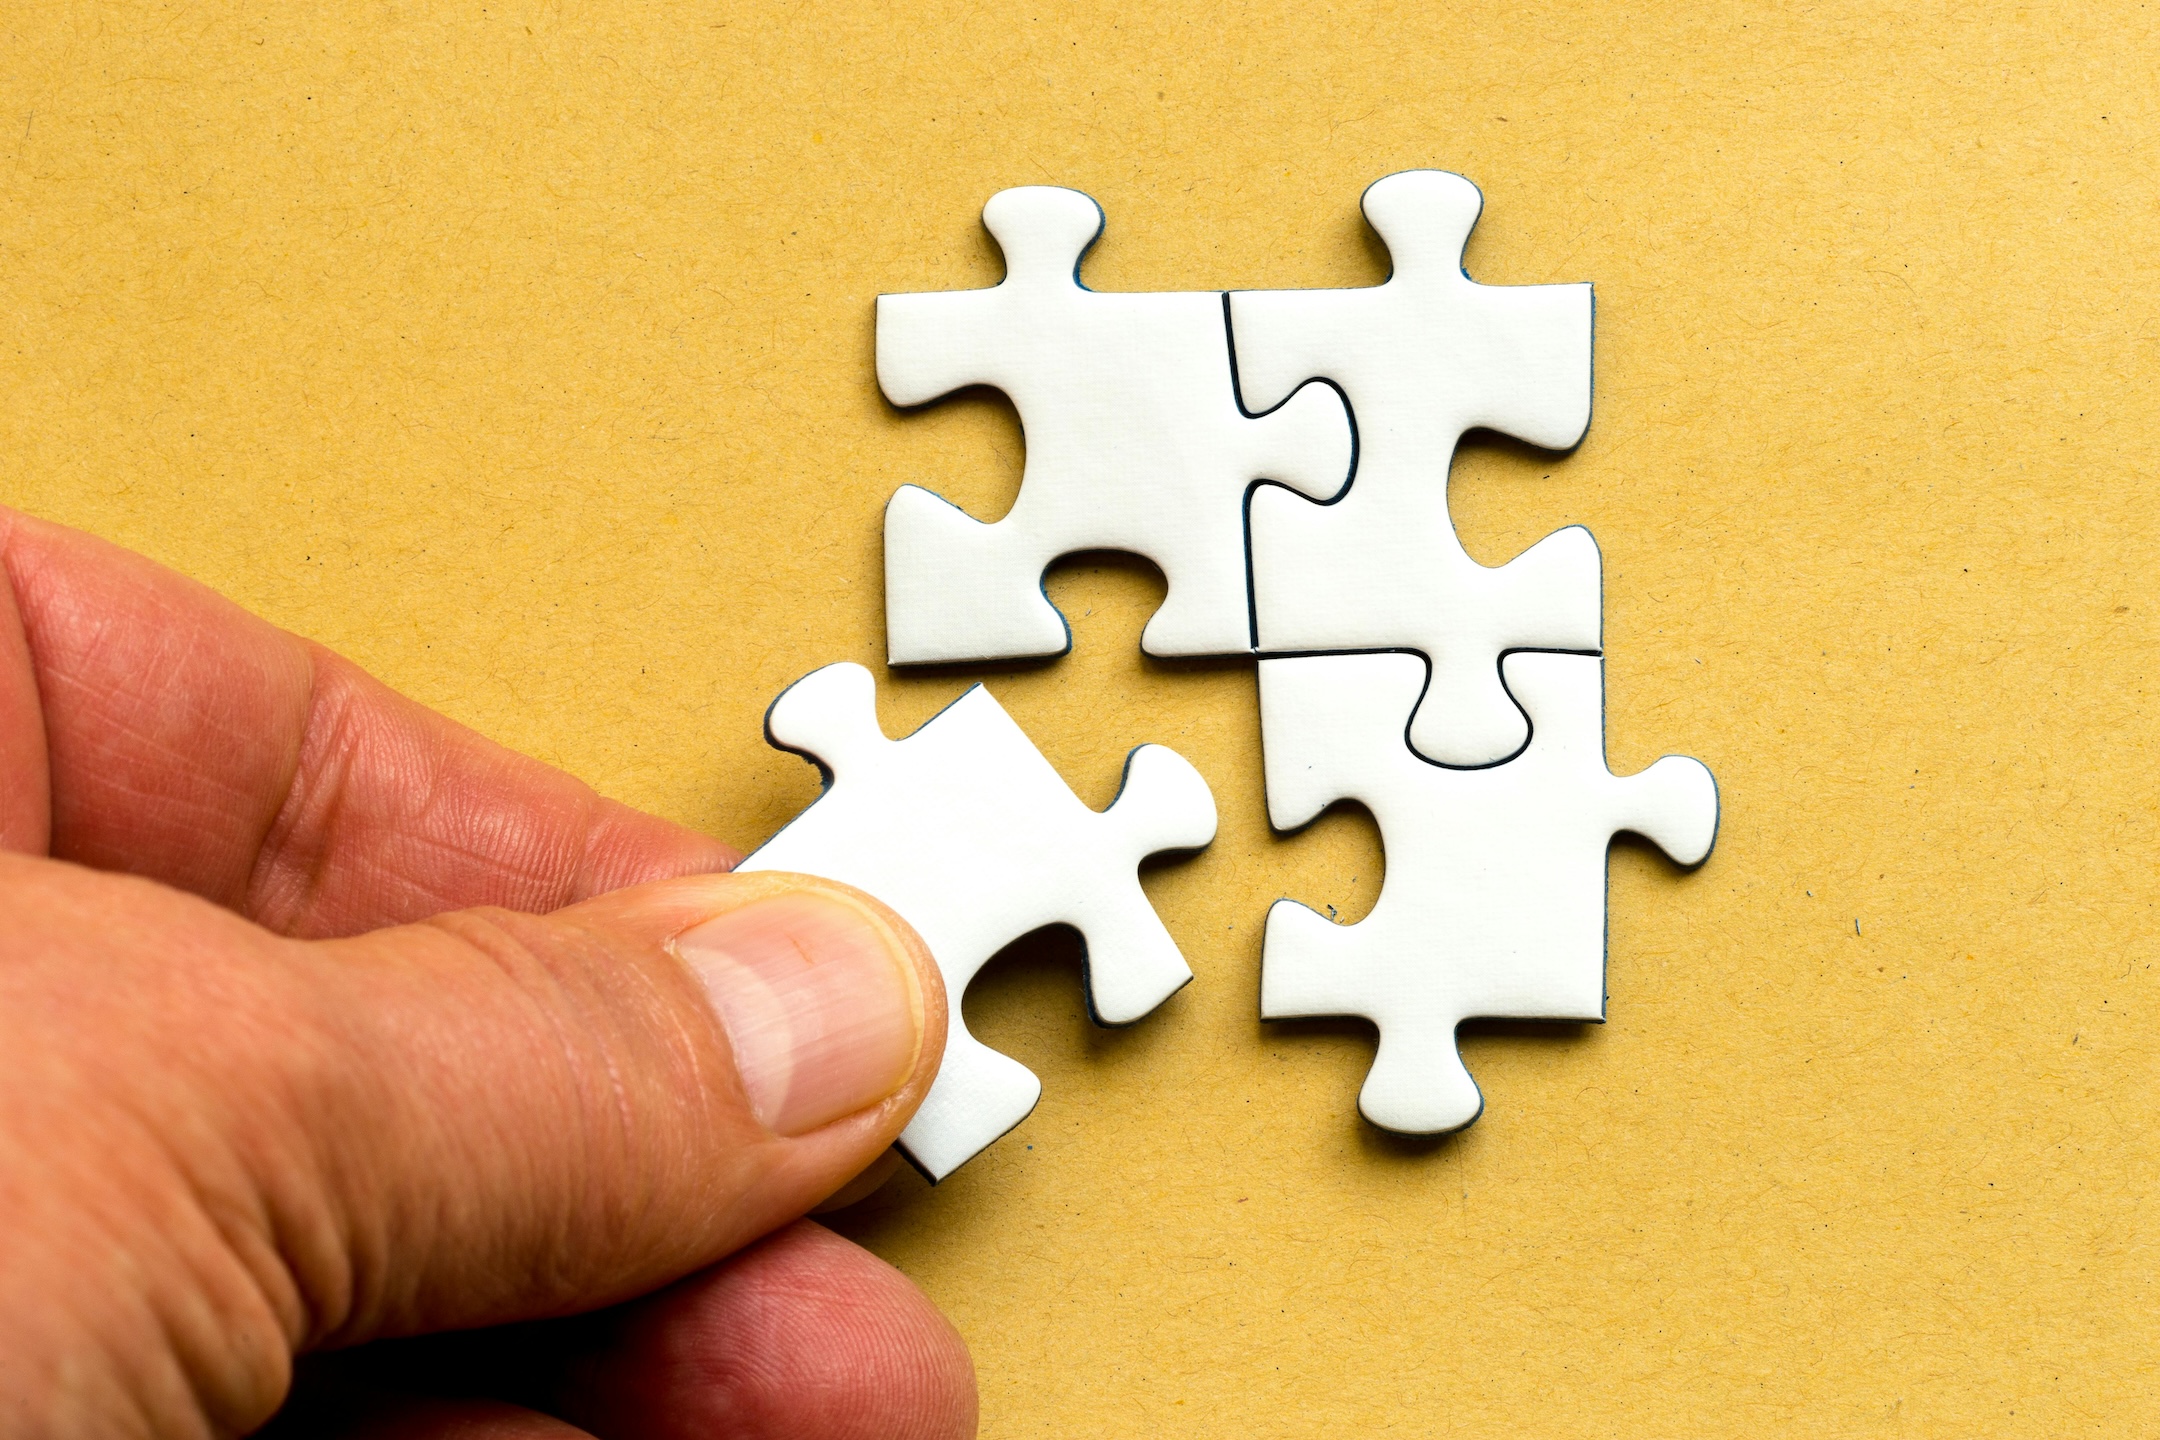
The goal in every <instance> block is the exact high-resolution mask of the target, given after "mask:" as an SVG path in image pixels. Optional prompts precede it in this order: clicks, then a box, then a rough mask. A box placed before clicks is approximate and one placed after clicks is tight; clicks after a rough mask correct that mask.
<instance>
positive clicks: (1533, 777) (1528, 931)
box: [1260, 652, 1718, 1135]
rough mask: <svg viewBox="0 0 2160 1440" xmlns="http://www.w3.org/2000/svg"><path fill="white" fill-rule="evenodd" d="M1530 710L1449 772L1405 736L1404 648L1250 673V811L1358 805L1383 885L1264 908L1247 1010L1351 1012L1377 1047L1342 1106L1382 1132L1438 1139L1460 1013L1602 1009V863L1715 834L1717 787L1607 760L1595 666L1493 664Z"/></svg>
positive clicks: (1287, 824) (1287, 813) (1516, 660)
mask: <svg viewBox="0 0 2160 1440" xmlns="http://www.w3.org/2000/svg"><path fill="white" fill-rule="evenodd" d="M1503 668H1504V669H1505V671H1506V674H1507V680H1508V684H1509V686H1510V687H1511V688H1512V689H1513V691H1514V693H1515V694H1516V696H1517V697H1518V698H1520V699H1521V700H1522V702H1523V705H1524V706H1525V708H1526V709H1527V710H1528V711H1529V713H1530V723H1531V725H1532V727H1533V730H1534V734H1533V735H1532V738H1531V741H1530V746H1529V748H1528V749H1527V750H1526V751H1525V752H1524V753H1523V754H1522V755H1521V756H1520V757H1519V758H1517V759H1515V760H1512V761H1510V762H1509V763H1508V764H1505V765H1499V766H1494V767H1492V768H1490V769H1484V770H1448V769H1443V768H1441V767H1440V766H1437V765H1432V764H1429V763H1427V762H1426V761H1424V760H1421V759H1419V758H1418V757H1417V756H1416V755H1414V754H1412V753H1411V751H1410V750H1409V748H1408V747H1407V746H1406V745H1405V744H1404V743H1403V729H1404V725H1405V722H1406V721H1407V719H1408V717H1409V715H1410V711H1411V707H1412V706H1414V705H1415V704H1416V703H1417V699H1418V695H1419V694H1420V692H1421V691H1422V690H1423V688H1424V685H1425V667H1424V665H1423V664H1422V663H1421V662H1420V661H1419V660H1418V658H1417V657H1416V656H1414V655H1404V654H1379V655H1321V656H1309V657H1302V658H1297V659H1282V660H1262V661H1261V662H1260V724H1261V737H1262V744H1263V747H1264V749H1265V752H1266V755H1265V764H1266V771H1267V798H1268V818H1269V820H1270V821H1271V822H1272V823H1273V824H1274V825H1275V827H1276V828H1277V829H1279V830H1291V829H1295V828H1297V827H1298V826H1301V825H1304V824H1306V823H1308V822H1310V821H1311V820H1312V819H1313V818H1314V817H1315V816H1317V815H1318V814H1319V813H1320V812H1321V811H1322V810H1323V809H1325V808H1326V807H1327V806H1328V805H1330V804H1332V803H1334V802H1335V801H1337V800H1345V799H1347V800H1356V801H1359V802H1361V803H1362V804H1364V805H1365V806H1366V808H1367V809H1369V810H1371V811H1372V814H1373V818H1374V819H1375V820H1376V821H1378V822H1379V826H1380V836H1381V844H1382V847H1383V850H1384V853H1385V855H1386V862H1387V874H1386V878H1385V880H1384V881H1383V882H1382V885H1381V891H1380V898H1379V900H1378V901H1377V902H1376V903H1375V904H1374V905H1373V908H1372V912H1371V913H1370V914H1368V915H1367V916H1366V917H1365V918H1364V919H1363V920H1360V921H1358V922H1357V923H1356V924H1354V925H1336V924H1333V923H1331V922H1329V921H1328V920H1326V919H1324V918H1323V917H1321V916H1320V915H1318V914H1316V913H1315V912H1313V911H1312V910H1309V909H1307V908H1306V907H1305V906H1303V905H1300V904H1297V903H1296V902H1295V901H1290V900H1280V901H1277V902H1276V903H1275V905H1274V907H1273V908H1272V909H1271V910H1270V911H1269V912H1268V924H1267V938H1266V941H1265V944H1264V948H1263V952H1262V961H1261V965H1262V969H1261V979H1260V1013H1261V1015H1262V1017H1263V1018H1265V1019H1270V1020H1284V1019H1290V1018H1293V1017H1297V1016H1308V1015H1362V1016H1364V1017H1366V1018H1367V1019H1370V1020H1371V1021H1372V1022H1373V1023H1374V1024H1375V1025H1377V1026H1378V1027H1379V1030H1380V1048H1379V1052H1378V1053H1377V1055H1375V1057H1374V1059H1373V1066H1372V1071H1371V1073H1370V1075H1368V1076H1367V1078H1366V1081H1365V1087H1364V1090H1363V1092H1362V1093H1361V1094H1360V1095H1359V1097H1358V1108H1359V1110H1360V1111H1362V1112H1363V1113H1364V1115H1365V1118H1366V1119H1368V1120H1370V1121H1371V1122H1372V1123H1373V1124H1375V1125H1378V1126H1380V1127H1382V1128H1383V1129H1387V1130H1396V1131H1401V1132H1404V1133H1406V1134H1419V1135H1423V1134H1437V1133H1439V1132H1442V1131H1447V1130H1455V1129H1459V1128H1461V1127H1462V1126H1464V1125H1468V1124H1469V1123H1470V1122H1471V1121H1473V1120H1475V1119H1476V1118H1477V1117H1478V1113H1479V1111H1480V1110H1481V1109H1483V1107H1484V1099H1483V1097H1482V1096H1481V1095H1480V1094H1479V1093H1478V1088H1477V1084H1476V1082H1474V1081H1473V1080H1472V1079H1471V1078H1470V1073H1469V1071H1468V1070H1466V1069H1464V1067H1463V1063H1462V1058H1461V1056H1460V1055H1459V1054H1458V1053H1457V1051H1456V1047H1455V1028H1456V1026H1457V1025H1459V1024H1461V1023H1462V1021H1464V1020H1466V1019H1469V1018H1472V1017H1488V1018H1510V1019H1522V1020H1602V1019H1603V1018H1604V1017H1605V864H1606V849H1607V846H1608V845H1609V844H1610V843H1611V840H1612V837H1613V835H1614V834H1615V833H1616V832H1618V831H1622V830H1626V831H1632V832H1634V833H1635V834H1639V835H1642V836H1643V837H1645V838H1646V839H1648V840H1650V841H1651V842H1652V843H1654V844H1656V845H1657V846H1658V847H1659V848H1660V849H1662V850H1663V851H1664V852H1665V853H1666V854H1667V855H1669V856H1671V857H1672V859H1674V860H1675V861H1677V862H1678V863H1679V864H1681V865H1685V866H1693V865H1698V864H1700V863H1702V861H1703V860H1704V859H1706V858H1707V857H1708V856H1709V854H1710V847H1711V844H1712V843H1713V842H1714V841H1715V839H1716V837H1717V820H1718V799H1717V782H1716V781H1715V780H1713V779H1712V778H1711V775H1710V772H1709V770H1707V769H1706V768H1704V766H1703V765H1702V763H1701V762H1700V761H1697V760H1690V759H1687V758H1685V757H1682V756H1677V755H1668V756H1666V757H1665V758H1664V759H1662V760H1659V761H1658V762H1657V763H1656V764H1654V765H1652V766H1651V767H1650V768H1649V769H1647V770H1645V771H1643V772H1642V773H1640V774H1638V775H1630V776H1627V777H1625V778H1621V777H1617V776H1615V775H1613V774H1612V773H1611V772H1610V771H1609V770H1607V769H1606V768H1605V739H1604V662H1603V661H1602V660H1600V659H1598V658H1597V657H1595V656H1586V655H1558V654H1549V653H1534V652H1524V653H1518V654H1514V655H1510V656H1509V657H1507V659H1506V660H1505V661H1504V662H1503Z"/></svg>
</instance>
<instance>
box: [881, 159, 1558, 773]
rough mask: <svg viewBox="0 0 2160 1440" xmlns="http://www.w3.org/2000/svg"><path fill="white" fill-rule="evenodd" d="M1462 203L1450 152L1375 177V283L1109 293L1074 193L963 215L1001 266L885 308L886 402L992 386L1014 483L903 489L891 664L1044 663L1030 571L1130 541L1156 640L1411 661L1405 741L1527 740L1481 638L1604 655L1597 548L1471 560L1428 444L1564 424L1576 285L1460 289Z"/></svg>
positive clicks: (1446, 759) (1444, 751) (1481, 753)
mask: <svg viewBox="0 0 2160 1440" xmlns="http://www.w3.org/2000/svg"><path fill="white" fill-rule="evenodd" d="M1482 206H1483V200H1482V197H1480V195H1479V194H1478V190H1477V187H1476V186H1475V185H1472V184H1471V183H1470V182H1469V181H1468V180H1465V179H1463V178H1462V177H1461V176H1459V175H1451V174H1447V173H1445V172H1442V171H1435V170H1421V171H1407V172H1404V173H1402V174H1399V175H1390V176H1388V177H1387V178H1386V179H1384V180H1381V181H1379V182H1378V183H1377V184H1375V185H1373V186H1372V187H1371V188H1370V189H1369V190H1367V191H1366V193H1365V199H1364V209H1365V215H1366V218H1367V220H1368V221H1369V222H1370V223H1371V225H1372V227H1373V229H1374V230H1375V232H1377V233H1378V234H1379V236H1380V238H1381V239H1382V240H1383V241H1385V242H1386V244H1387V246H1388V251H1389V254H1390V255H1391V256H1392V257H1393V260H1394V273H1393V274H1392V275H1390V276H1389V278H1388V279H1387V281H1386V282H1385V283H1383V284H1380V285H1376V286H1371V287H1368V288H1364V289H1348V290H1283V291H1244V292H1236V293H1231V294H1220V293H1216V292H1191V293H1182V294H1163V293H1153V294H1145V293H1143V294H1102V293H1098V292H1096V291H1092V290H1088V289H1085V288H1083V287H1082V286H1081V284H1080V280H1079V266H1080V261H1081V258H1082V256H1083V255H1084V254H1085V253H1086V252H1087V250H1088V249H1089V248H1090V247H1091V246H1092V245H1093V244H1094V243H1095V240H1096V238H1097V237H1098V236H1099V235H1100V234H1101V232H1102V228H1103V216H1102V212H1101V210H1100V209H1098V208H1097V206H1096V204H1095V202H1094V201H1093V200H1091V199H1089V198H1088V197H1087V196H1085V195H1082V194H1080V193H1078V192H1077V191H1072V190H1060V189H1053V188H1050V187H1046V186H1030V187H1026V188H1023V189H1017V190H1007V191H1004V192H1002V193H1000V194H998V195H996V196H995V197H993V198H992V199H991V201H990V203H989V204H988V205H986V206H985V207H984V208H983V223H984V225H985V226H986V227H988V229H989V231H990V233H991V234H992V235H993V236H994V237H996V239H997V242H998V244H999V245H1000V247H1002V249H1003V250H1004V253H1005V263H1006V275H1005V279H1004V281H1003V282H1002V283H1000V284H998V285H995V286H992V287H990V288H989V289H986V290H964V291H948V292H942V293H935V294H918V295H885V296H881V297H879V300H878V311H877V371H878V383H879V384H880V385H881V386H882V387H883V388H884V391H885V394H886V396H887V398H889V399H891V400H892V401H893V402H894V403H895V404H898V405H918V404H923V403H925V402H928V401H931V400H934V399H936V398H938V397H939V396H942V395H947V394H950V393H952V392H953V391H955V390H958V389H961V388H963V387H966V386H970V385H989V386H993V387H995V388H997V389H999V390H1002V391H1004V392H1005V394H1006V395H1007V396H1009V397H1010V398H1011V400H1012V402H1013V405H1014V407H1015V408H1016V409H1017V410H1018V411H1019V414H1020V424H1021V429H1022V431H1023V433H1024V434H1025V436H1026V440H1027V462H1026V469H1025V473H1024V475H1023V477H1022V481H1021V487H1020V498H1019V500H1018V501H1017V502H1016V503H1015V504H1014V506H1013V508H1012V510H1011V512H1010V513H1009V514H1007V515H1006V516H1005V517H1004V518H1003V519H1001V520H999V521H997V522H996V523H995V524H990V525H985V524H982V523H981V522H979V521H976V520H974V519H972V518H970V517H969V516H968V515H966V514H965V513H963V512H962V511H960V510H957V509H955V508H954V507H952V506H951V505H948V504H947V503H945V501H943V500H941V499H939V498H938V497H937V496H935V495H933V494H932V493H930V492H929V491H927V490H924V489H920V488H918V487H915V486H912V485H911V486H907V487H905V488H903V489H901V490H900V491H899V492H898V493H896V494H895V495H894V496H893V498H892V501H891V503H890V504H889V505H888V507H887V509H886V515H885V577H886V578H885V607H886V628H887V647H888V658H889V659H890V660H891V661H892V663H894V664H896V665H911V664H924V663H932V662H942V661H985V660H1005V659H1018V658H1023V657H1028V656H1043V655H1056V654H1060V653H1062V652H1063V651H1064V650H1065V648H1066V647H1067V646H1068V645H1069V643H1070V638H1069V634H1068V632H1067V630H1066V627H1065V622H1064V618H1063V617H1062V616H1060V615H1059V614H1058V612H1057V610H1056V608H1055V607H1054V606H1052V605H1051V603H1050V601H1049V599H1048V597H1047V596H1045V595H1044V594H1043V590H1042V576H1043V570H1044V568H1045V567H1046V566H1047V565H1049V563H1050V562H1051V561H1052V560H1055V559H1056V558H1057V557H1058V556H1060V555H1066V554H1071V553H1072V552H1074V551H1077V550H1086V549H1116V550H1129V551H1133V552H1135V553H1138V554H1141V555H1145V556H1147V557H1148V558H1149V559H1151V560H1153V561H1155V563H1156V564H1157V565H1159V566H1160V567H1161V568H1162V572H1163V576H1164V579H1165V580H1166V581H1167V582H1168V586H1169V592H1168V595H1167V597H1166V598H1165V599H1164V601H1163V604H1162V608H1161V609H1160V610H1159V611H1157V612H1156V614H1155V617H1154V619H1153V620H1152V621H1151V622H1150V623H1149V625H1148V627H1147V630H1146V632H1145V633H1144V634H1143V635H1142V637H1141V645H1142V647H1143V648H1144V649H1146V650H1147V652H1148V653H1149V654H1152V655H1163V656H1177V655H1229V654H1242V653H1251V652H1254V651H1258V652H1262V653H1299V652H1308V651H1341V650H1371V649H1407V650H1414V651H1417V652H1418V653H1420V654H1422V655H1423V656H1424V657H1425V658H1426V660H1427V662H1428V663H1429V664H1430V666H1431V668H1432V684H1431V686H1430V688H1429V690H1428V692H1427V694H1426V697H1425V699H1424V701H1423V703H1422V704H1420V705H1419V706H1417V707H1416V714H1415V717H1414V718H1413V720H1412V721H1411V725H1410V742H1411V744H1412V745H1413V746H1414V747H1415V748H1416V749H1417V750H1418V752H1419V753H1420V754H1423V755H1425V756H1426V757H1427V758H1429V759H1432V760H1437V761H1439V762H1441V763H1442V764H1450V765H1487V764H1492V763H1495V762H1497V761H1500V760H1503V759H1505V758H1507V757H1508V756H1509V755H1512V754H1514V753H1515V752H1517V751H1518V750H1520V749H1521V748H1522V746H1523V744H1524V742H1525V741H1526V740H1527V739H1528V727H1527V725H1526V724H1525V722H1524V720H1523V717H1522V714H1521V712H1520V711H1519V710H1518V709H1517V708H1516V707H1515V706H1514V705H1513V704H1512V703H1510V701H1509V700H1508V698H1507V695H1506V693H1505V691H1504V689H1503V688H1502V685H1501V681H1500V671H1499V657H1500V656H1501V655H1502V654H1504V653H1506V652H1507V651H1509V650H1513V649H1519V648H1525V647H1528V648H1539V649H1555V650H1592V651H1594V650H1596V649H1597V648H1598V644H1599V618H1600V603H1599V602H1600V597H1599V557H1598V551H1597V546H1596V544H1595V542H1593V541H1592V540H1591V538H1590V534H1589V532H1588V531H1586V530H1584V529H1582V528H1581V527H1579V526H1578V527H1573V528H1570V529H1567V530H1562V531H1560V532H1558V533H1557V534H1554V535H1551V536H1548V537H1547V538H1546V539H1545V540H1543V541H1541V542H1540V543H1539V544H1537V545H1535V546H1533V547H1531V549H1530V550H1528V551H1526V552H1525V553H1524V554H1522V555H1521V556H1518V557H1517V558H1516V559H1515V560H1514V561H1512V562H1511V563H1509V564H1507V565H1503V566H1500V567H1498V568H1488V567H1486V566H1483V565H1480V564H1478V563H1477V562H1476V561H1475V560H1472V559H1471V558H1470V556H1469V554H1468V553H1467V552H1466V551H1465V550H1464V549H1463V547H1462V544H1461V542H1460V541H1458V540H1457V539H1456V536H1455V529H1454V526H1453V524H1452V523H1451V521H1450V520H1449V518H1448V510H1447V472H1448V462H1449V460H1450V458H1451V457H1452V456H1453V454H1454V451H1455V446H1456V443H1457V442H1458V441H1459V440H1460V439H1461V437H1462V435H1463V434H1464V432H1465V431H1468V430H1470V429H1473V428H1477V427H1485V428H1488V429H1493V430H1497V431H1500V432H1502V433H1504V434H1508V435H1512V436H1515V437H1516V438H1518V439H1521V440H1526V441H1528V442H1530V443H1532V444H1535V445H1542V446H1547V447H1550V448H1559V449H1564V448H1567V447H1569V446H1572V445H1574V444H1575V443H1576V442H1577V441H1578V440H1580V439H1581V438H1582V434H1583V431H1584V429H1585V427H1587V426H1588V424H1589V422H1590V322H1591V297H1590V287H1589V286H1588V285H1526V286H1489V285H1479V284H1476V283H1475V282H1473V281H1472V280H1470V278H1469V277H1468V276H1467V275H1466V274H1464V272H1463V269H1462V252H1463V246H1464V244H1465V243H1466V242H1467V241H1468V240H1469V237H1470V231H1471V228H1472V227H1473V226H1474V225H1475V224H1476V223H1477V218H1478V212H1479V210H1480V209H1481V208H1482ZM1233 361H1234V366H1235V368H1234V370H1233ZM1319 382H1326V383H1319ZM1240 384H1242V389H1243V393H1242V395H1241V394H1240V390H1239V387H1240ZM1330 386H1333V387H1334V388H1333V389H1330V388H1329V387H1330ZM1345 402H1347V406H1348V409H1347V411H1346V410H1345V408H1344V405H1345ZM1353 419H1354V420H1355V435H1354V439H1353V433H1352V425H1351V422H1352V420H1353ZM1353 451H1354V455H1355V472H1356V473H1355V474H1354V475H1353V474H1352V473H1351V472H1352V459H1353ZM1263 482H1273V483H1263ZM1285 487H1287V488H1285ZM1248 499H1249V504H1250V548H1249V555H1250V568H1251V577H1252V580H1251V585H1250V590H1249V592H1248V585H1247V561H1248V544H1247V507H1248ZM1316 502H1325V503H1316Z"/></svg>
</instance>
